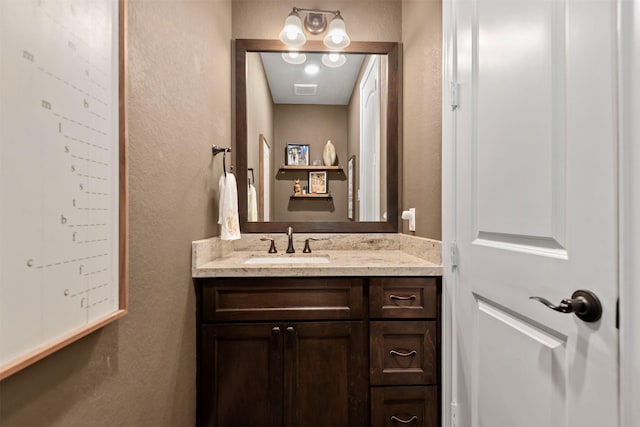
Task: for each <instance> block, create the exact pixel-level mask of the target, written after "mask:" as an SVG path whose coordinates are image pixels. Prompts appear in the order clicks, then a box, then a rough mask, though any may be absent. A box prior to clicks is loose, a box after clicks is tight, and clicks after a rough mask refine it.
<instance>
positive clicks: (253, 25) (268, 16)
mask: <svg viewBox="0 0 640 427" xmlns="http://www.w3.org/2000/svg"><path fill="white" fill-rule="evenodd" d="M400 2H401V0H322V1H318V0H233V1H232V7H233V13H232V17H233V26H232V28H233V30H232V31H233V38H234V39H277V38H278V34H279V33H280V30H282V25H283V24H284V20H285V18H286V17H287V15H288V14H289V13H291V10H292V9H293V7H294V6H296V7H299V8H312V9H313V8H321V9H328V10H340V12H341V14H342V17H343V18H344V20H345V23H346V26H347V32H348V33H349V35H350V37H351V40H359V41H365V40H366V41H400V40H401V38H402V28H401V23H402V12H401V9H400ZM308 39H309V40H313V39H322V35H319V36H309V37H308Z"/></svg>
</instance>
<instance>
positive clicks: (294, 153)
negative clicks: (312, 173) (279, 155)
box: [285, 144, 309, 166]
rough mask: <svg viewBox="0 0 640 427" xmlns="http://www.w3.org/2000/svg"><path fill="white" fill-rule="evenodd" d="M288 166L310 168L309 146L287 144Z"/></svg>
mask: <svg viewBox="0 0 640 427" xmlns="http://www.w3.org/2000/svg"><path fill="white" fill-rule="evenodd" d="M285 161H286V165H287V166H309V144H287V151H286V153H285Z"/></svg>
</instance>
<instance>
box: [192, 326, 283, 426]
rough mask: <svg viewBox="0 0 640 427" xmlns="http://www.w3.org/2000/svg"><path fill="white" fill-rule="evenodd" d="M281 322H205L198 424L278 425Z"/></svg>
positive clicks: (281, 371)
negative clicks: (225, 323)
mask: <svg viewBox="0 0 640 427" xmlns="http://www.w3.org/2000/svg"><path fill="white" fill-rule="evenodd" d="M282 349H283V334H282V324H280V323H275V324H269V323H264V324H244V325H238V324H230V325H203V326H202V337H201V349H200V354H201V357H200V359H201V360H200V375H199V384H198V387H199V393H198V398H199V399H198V414H199V420H198V424H199V425H211V426H281V425H282V414H283V409H282V408H283V406H282V390H283V383H282V378H283V366H282Z"/></svg>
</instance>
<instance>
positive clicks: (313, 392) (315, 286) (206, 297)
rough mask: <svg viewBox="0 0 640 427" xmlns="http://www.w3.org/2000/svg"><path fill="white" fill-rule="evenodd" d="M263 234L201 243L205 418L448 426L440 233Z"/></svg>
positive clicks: (197, 272)
mask: <svg viewBox="0 0 640 427" xmlns="http://www.w3.org/2000/svg"><path fill="white" fill-rule="evenodd" d="M265 237H268V238H274V239H276V246H277V247H279V248H282V249H284V247H286V244H285V243H286V236H284V235H283V236H280V235H248V236H245V235H243V238H242V239H241V240H240V241H234V242H222V241H220V240H218V239H217V238H214V239H207V240H203V241H198V242H194V243H193V277H194V283H195V288H196V294H197V327H198V411H197V412H198V424H199V425H213V426H222V425H224V426H233V425H238V426H241V425H242V426H247V425H251V426H258V425H269V426H284V425H287V426H369V425H371V426H394V425H410V426H434V427H435V426H437V425H439V394H440V391H439V390H440V388H439V378H440V351H439V343H440V294H441V280H440V276H441V273H442V271H441V266H440V253H439V251H440V246H439V242H435V241H431V240H428V239H420V238H413V237H411V236H406V235H401V234H354V235H348V234H341V235H327V234H322V235H316V236H312V235H296V236H295V241H294V246H295V247H296V248H302V246H303V244H304V241H305V240H306V239H308V238H316V239H319V240H317V241H312V242H311V245H312V253H310V254H304V253H301V250H299V251H298V252H297V253H295V254H282V253H281V252H278V253H277V254H267V249H268V247H269V245H268V243H267V242H264V241H261V240H260V239H261V238H262V239H264V238H265ZM263 247H264V250H263V251H257V250H256V248H263ZM353 248H361V249H353ZM282 252H283V251H282Z"/></svg>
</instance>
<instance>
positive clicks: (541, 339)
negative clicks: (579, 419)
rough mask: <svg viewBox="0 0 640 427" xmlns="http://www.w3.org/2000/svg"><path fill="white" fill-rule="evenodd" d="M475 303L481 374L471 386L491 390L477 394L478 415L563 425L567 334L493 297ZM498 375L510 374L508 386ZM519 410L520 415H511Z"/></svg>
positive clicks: (514, 426)
mask: <svg viewBox="0 0 640 427" xmlns="http://www.w3.org/2000/svg"><path fill="white" fill-rule="evenodd" d="M476 302H477V313H478V319H477V322H476V323H475V325H476V327H475V331H474V336H475V337H476V341H475V345H474V347H475V349H474V353H475V354H477V363H478V366H477V367H476V368H475V371H476V372H477V373H478V375H477V376H476V377H475V383H474V384H472V387H473V388H474V389H477V390H490V392H488V393H484V392H483V393H478V394H477V396H478V415H477V419H478V420H491V422H492V423H494V424H493V425H497V426H510V427H518V426H555V425H562V423H561V422H559V420H563V419H564V409H565V406H566V401H567V396H566V395H567V384H566V381H565V378H566V376H567V373H568V369H567V362H568V361H567V357H566V337H562V336H557V335H556V334H555V333H554V332H553V331H550V330H548V329H547V328H545V327H543V326H541V325H539V324H537V323H536V322H535V321H533V320H532V319H528V318H525V317H523V316H520V315H518V314H516V313H511V312H509V311H508V309H506V308H504V307H499V306H496V305H493V304H492V303H491V302H489V301H484V300H482V299H476ZM496 349H499V350H498V351H496ZM496 378H508V379H509V381H510V386H508V387H502V386H501V383H500V382H499V381H498V382H497V381H496ZM511 384H512V385H513V386H511ZM514 389H517V398H516V399H514V397H513V395H512V393H514ZM507 402H508V406H509V410H508V411H505V410H503V407H504V406H505V403H507ZM516 413H517V414H519V416H518V417H517V418H515V419H514V418H512V416H513V414H516Z"/></svg>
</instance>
